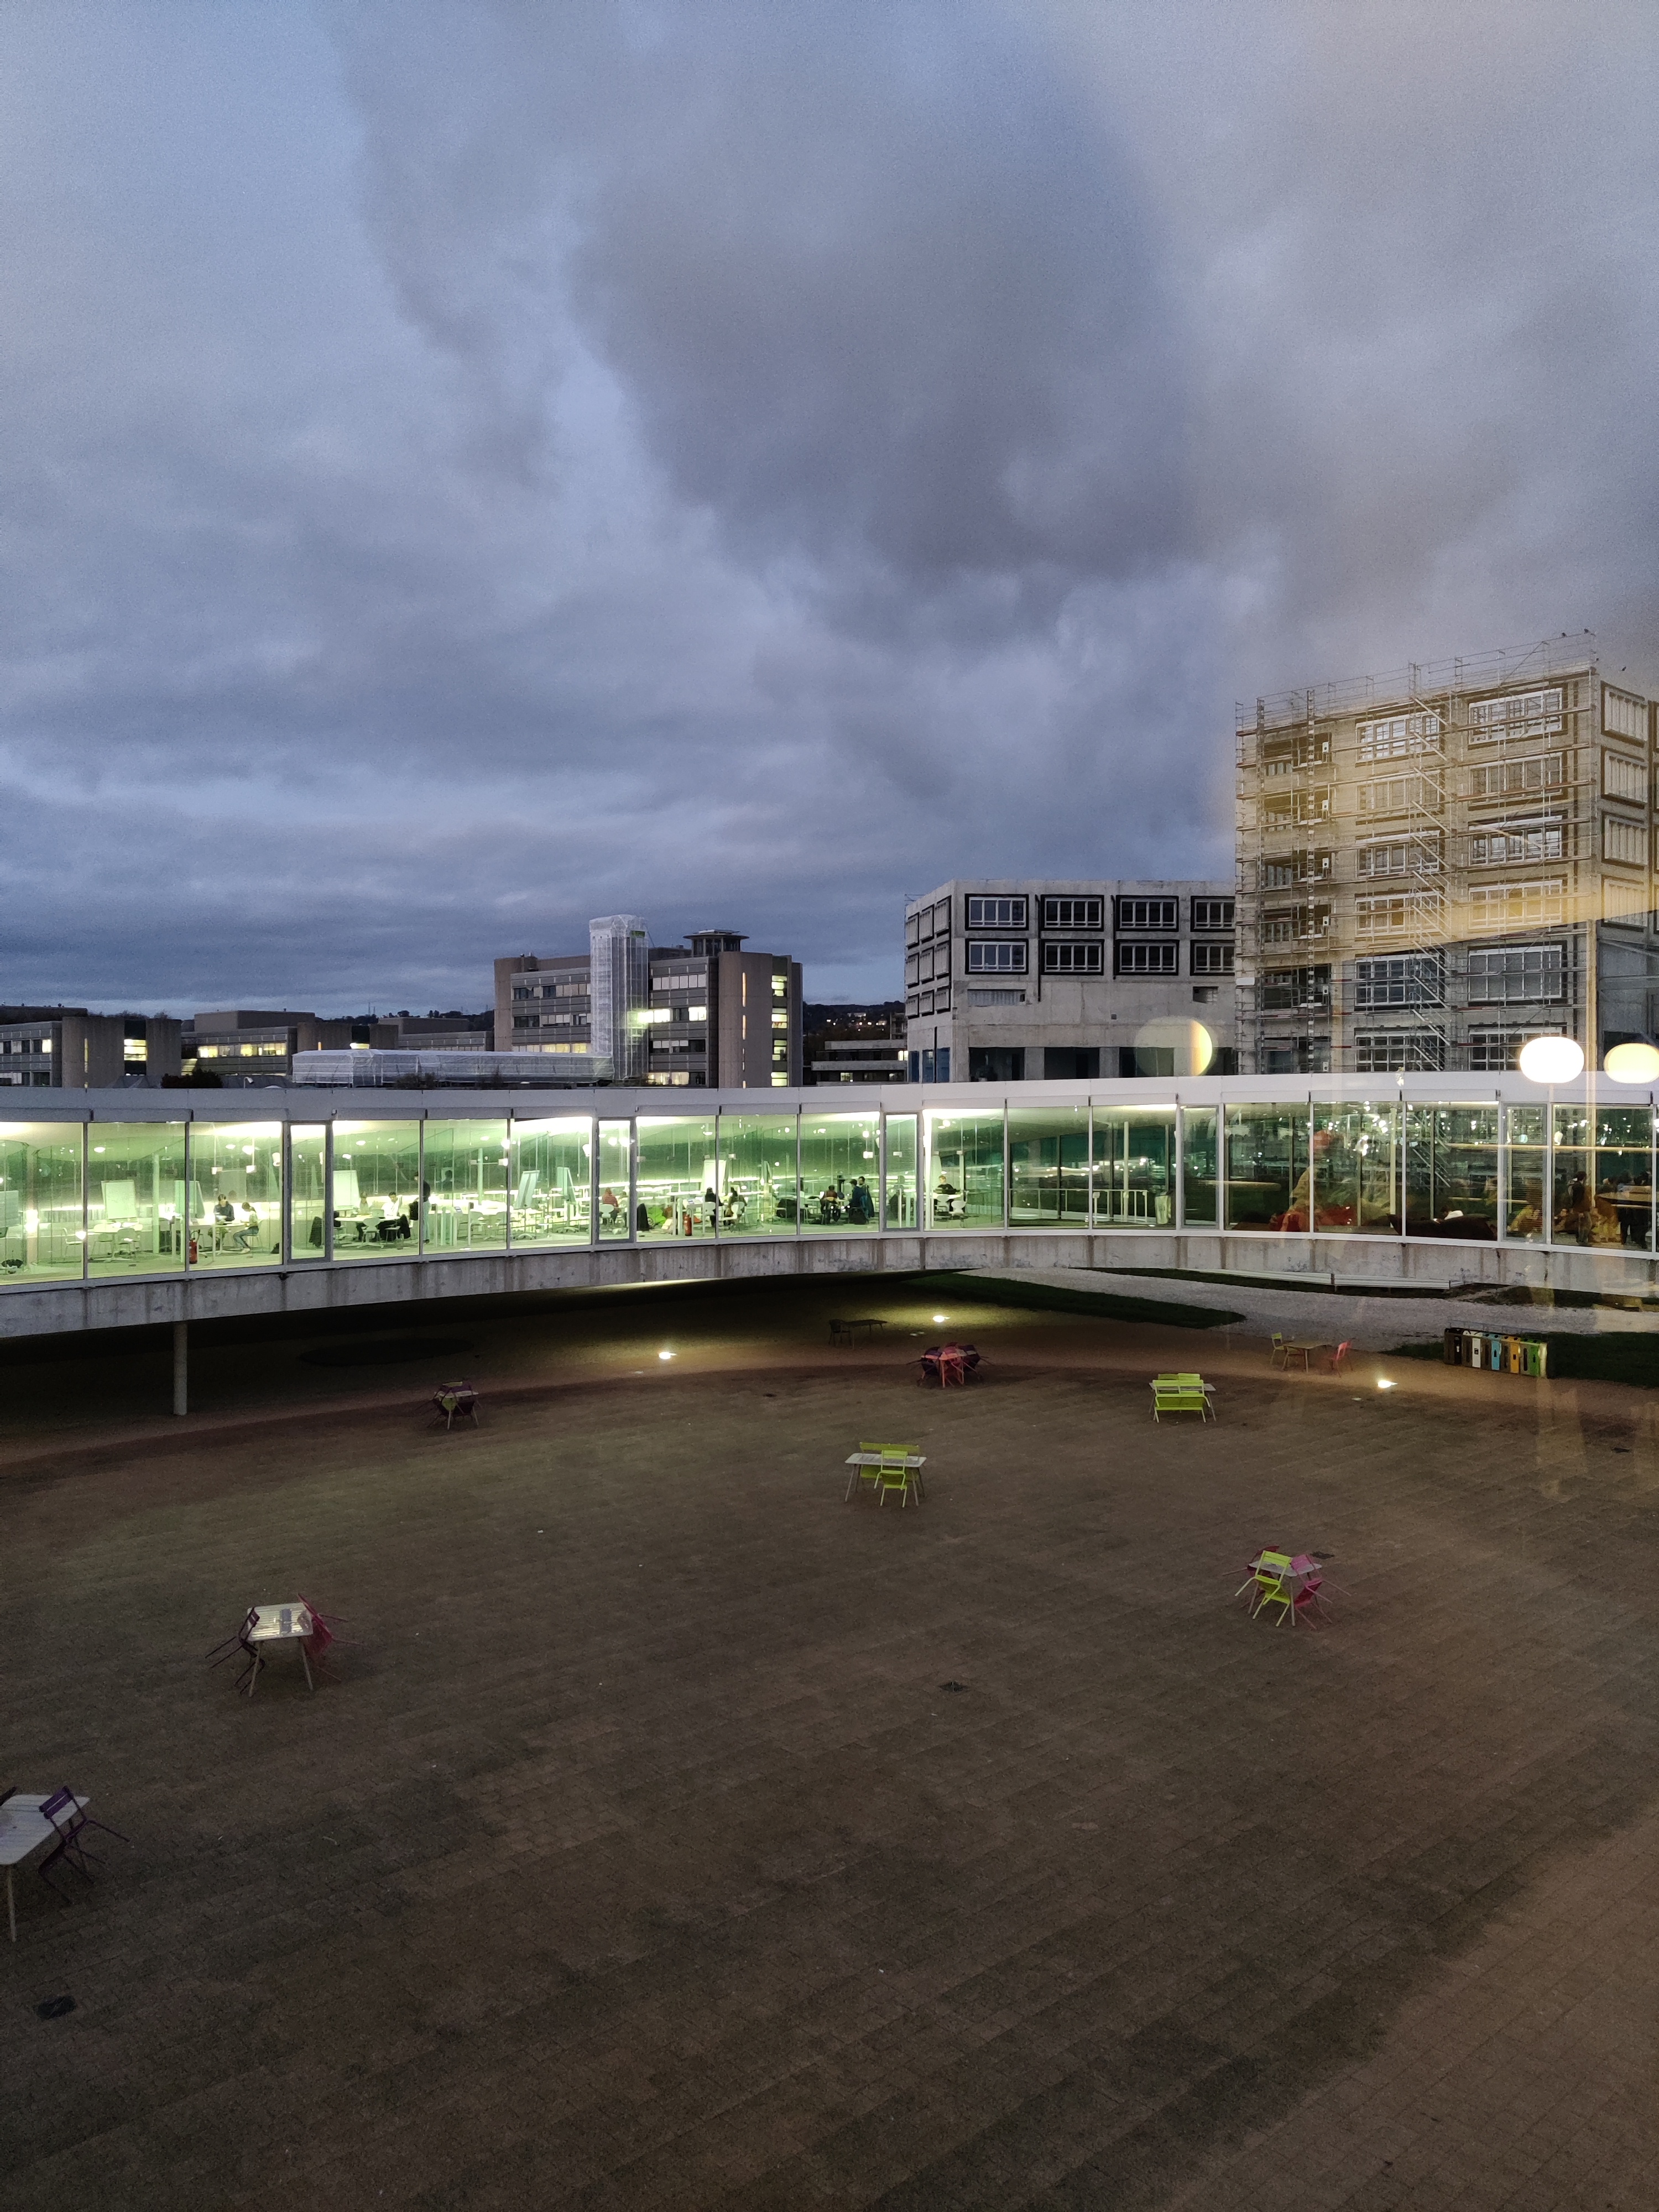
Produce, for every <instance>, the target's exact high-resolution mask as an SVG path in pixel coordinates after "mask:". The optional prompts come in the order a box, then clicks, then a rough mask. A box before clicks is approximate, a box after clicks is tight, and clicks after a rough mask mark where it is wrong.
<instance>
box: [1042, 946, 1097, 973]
mask: <svg viewBox="0 0 1659 2212" xmlns="http://www.w3.org/2000/svg"><path fill="white" fill-rule="evenodd" d="M1042 972H1043V974H1044V975H1103V974H1104V973H1105V947H1104V946H1103V945H1044V946H1043V948H1042Z"/></svg>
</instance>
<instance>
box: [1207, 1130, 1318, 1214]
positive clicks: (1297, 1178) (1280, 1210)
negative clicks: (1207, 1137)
mask: <svg viewBox="0 0 1659 2212" xmlns="http://www.w3.org/2000/svg"><path fill="white" fill-rule="evenodd" d="M1226 1128H1227V1226H1228V1227H1229V1229H1305V1228H1307V1226H1308V1224H1309V1218H1310V1203H1309V1182H1310V1177H1309V1171H1308V1109H1307V1108H1306V1107H1305V1106H1230V1107H1228V1109H1227V1123H1226Z"/></svg>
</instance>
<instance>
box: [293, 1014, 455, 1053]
mask: <svg viewBox="0 0 1659 2212" xmlns="http://www.w3.org/2000/svg"><path fill="white" fill-rule="evenodd" d="M380 1020H381V1022H392V1023H395V1024H397V1030H398V1043H397V1046H396V1048H395V1049H397V1050H400V1051H404V1052H493V1051H494V1050H495V1015H494V1013H493V1012H485V1013H482V1014H462V1013H448V1014H441V1013H439V1012H437V1010H436V1009H434V1010H433V1012H431V1013H429V1014H411V1013H409V1012H406V1011H405V1012H402V1013H397V1014H383V1015H381V1016H380ZM325 1026H328V1025H327V1024H325Z"/></svg>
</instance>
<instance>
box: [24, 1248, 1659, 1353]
mask: <svg viewBox="0 0 1659 2212" xmlns="http://www.w3.org/2000/svg"><path fill="white" fill-rule="evenodd" d="M960 1267H989V1268H996V1269H1000V1270H1006V1271H1008V1272H1018V1270H1020V1269H1023V1268H1049V1267H1091V1268H1108V1269H1109V1268H1118V1267H1127V1268H1134V1267H1170V1268H1181V1269H1188V1268H1191V1269H1197V1270H1202V1271H1205V1272H1207V1273H1224V1274H1225V1273H1228V1272H1237V1273H1238V1274H1239V1275H1240V1276H1241V1277H1243V1276H1254V1277H1260V1276H1261V1275H1264V1274H1291V1275H1301V1276H1304V1277H1305V1278H1308V1279H1312V1280H1314V1281H1321V1282H1323V1281H1329V1280H1331V1279H1336V1280H1338V1281H1340V1282H1341V1283H1343V1284H1345V1285H1358V1284H1362V1283H1364V1281H1366V1280H1370V1281H1373V1282H1376V1283H1378V1284H1390V1285H1401V1284H1407V1283H1420V1284H1421V1285H1423V1286H1424V1287H1425V1290H1432V1289H1438V1288H1441V1287H1443V1286H1444V1285H1447V1284H1449V1283H1454V1282H1457V1283H1468V1284H1471V1285H1473V1284H1475V1283H1481V1284H1491V1285H1502V1284H1506V1283H1529V1284H1542V1285H1550V1286H1551V1287H1553V1288H1554V1289H1557V1290H1584V1291H1603V1292H1611V1293H1613V1294H1614V1295H1619V1294H1622V1293H1625V1292H1629V1293H1632V1294H1635V1293H1638V1292H1640V1291H1644V1290H1648V1289H1650V1288H1651V1287H1652V1285H1653V1283H1654V1279H1655V1262H1654V1261H1653V1259H1652V1258H1651V1257H1650V1256H1649V1255H1638V1254H1636V1253H1631V1254H1629V1255H1619V1254H1616V1253H1607V1252H1592V1251H1579V1250H1577V1249H1562V1248H1559V1247H1548V1248H1544V1247H1538V1246H1533V1245H1492V1244H1466V1245H1457V1244H1450V1243H1437V1242H1436V1243H1410V1244H1408V1243H1401V1241H1400V1240H1399V1239H1397V1238H1395V1237H1329V1236H1324V1237H1318V1238H1317V1239H1316V1238H1313V1237H1283V1236H1275V1237H1263V1236H1241V1235H1223V1234H1218V1233H1216V1232H1214V1231H1187V1232H1185V1233H1176V1232H1174V1231H1145V1232H1141V1233H1134V1232H1118V1233H1105V1232H1103V1233H1100V1234H1090V1233H1087V1232H1073V1233H1068V1234H1064V1235H1046V1234H1042V1233H1039V1232H1035V1231H1019V1232H1015V1233H1007V1232H1004V1233H1000V1234H985V1235H976V1234H964V1235H951V1236H927V1235H892V1234H889V1235H885V1236H873V1235H866V1236H863V1237H812V1238H803V1239H801V1240H799V1242H796V1241H794V1240H786V1239H782V1238H776V1239H765V1238H758V1237H757V1238H756V1239H754V1240H753V1241H745V1240H744V1239H742V1238H738V1237H722V1238H720V1240H719V1241H718V1242H710V1243H694V1244H689V1245H684V1244H656V1245H617V1246H616V1247H613V1248H611V1249H604V1248H600V1249H592V1248H588V1247H582V1248H580V1249H576V1250H573V1251H568V1252H545V1251H543V1252H524V1253H515V1254H499V1255H491V1256H489V1257H483V1256H480V1257H478V1258H477V1259H443V1260H440V1259H426V1260H421V1259H410V1260H396V1259H387V1260H374V1261H353V1262H345V1263H342V1262H316V1261H313V1262H312V1263H310V1264H309V1265H306V1266H301V1267H285V1268H281V1269H272V1268H261V1269H259V1270H258V1271H257V1272H255V1271H252V1270H250V1272H249V1273H246V1274H245V1275H239V1274H234V1273H228V1272H226V1273H214V1274H211V1275H192V1276H189V1277H186V1278H184V1279H171V1280H167V1281H156V1280H154V1279H152V1280H149V1281H144V1280H135V1281H131V1282H107V1281H106V1282H99V1283H78V1284H69V1285H53V1286H50V1287H47V1286H43V1287H42V1288H40V1289H39V1290H16V1291H6V1292H5V1293H4V1294H3V1296H0V1336H3V1337H18V1336H36V1335H55V1334H64V1333H66V1332H74V1331H79V1330H82V1329H94V1328H141V1327H144V1326H147V1325H151V1324H154V1323H156V1322H176V1321H222V1320H228V1319H234V1318H241V1317H246V1316H257V1315H260V1314H316V1315H317V1316H319V1317H320V1316H325V1315H327V1314H330V1313H337V1312H343V1311H347V1310H349V1311H353V1312H356V1311H359V1310H362V1309H364V1308H368V1307H386V1308H394V1307H404V1308H409V1307H418V1306H422V1305H425V1304H428V1303H430V1302H431V1301H434V1300H437V1299H451V1298H465V1297H501V1296H503V1295H513V1294H515V1293H523V1292H526V1291H555V1290H595V1289H605V1288H611V1287H617V1286H621V1285H628V1284H635V1283H665V1282H688V1281H699V1280H702V1281H710V1282H729V1281H734V1280H743V1279H764V1278H768V1277H773V1278H775V1277H781V1276H803V1275H852V1276H860V1275H880V1274H886V1273H908V1272H911V1271H914V1270H916V1269H919V1268H921V1269H935V1268H960ZM1109 1287H1111V1286H1110V1285H1105V1284H1103V1285H1102V1288H1103V1289H1106V1288H1109ZM1225 1295H1226V1292H1225V1286H1224V1287H1222V1288H1219V1289H1212V1287H1211V1286H1209V1285H1195V1286H1194V1297H1195V1298H1196V1299H1197V1300H1198V1301H1199V1302H1200V1303H1204V1302H1205V1301H1206V1299H1207V1300H1213V1299H1214V1298H1217V1297H1223V1298H1225Z"/></svg>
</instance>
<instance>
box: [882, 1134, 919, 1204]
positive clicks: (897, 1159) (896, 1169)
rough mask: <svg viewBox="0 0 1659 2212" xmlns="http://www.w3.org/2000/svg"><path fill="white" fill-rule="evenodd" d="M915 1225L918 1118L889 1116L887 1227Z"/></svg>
mask: <svg viewBox="0 0 1659 2212" xmlns="http://www.w3.org/2000/svg"><path fill="white" fill-rule="evenodd" d="M915 1225H916V1117H915V1115H914V1114H890V1115H888V1116H887V1226H888V1227H889V1228H890V1229H914V1228H915Z"/></svg>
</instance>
